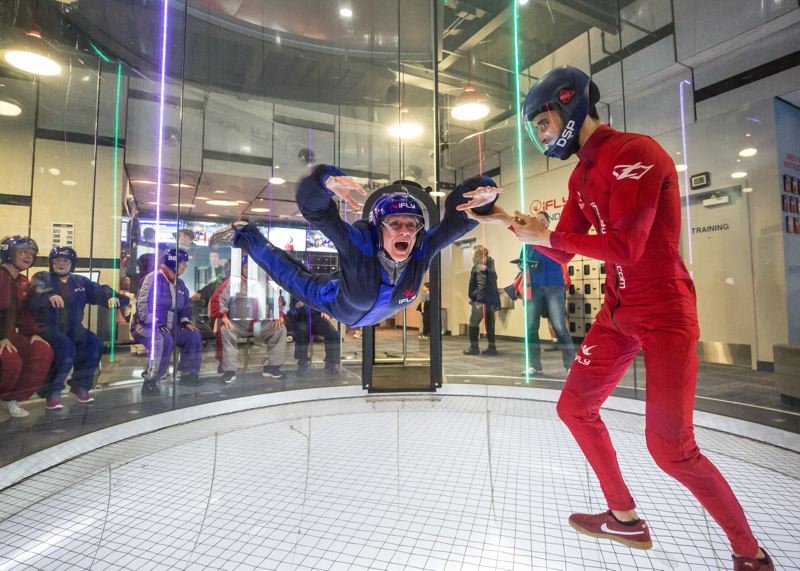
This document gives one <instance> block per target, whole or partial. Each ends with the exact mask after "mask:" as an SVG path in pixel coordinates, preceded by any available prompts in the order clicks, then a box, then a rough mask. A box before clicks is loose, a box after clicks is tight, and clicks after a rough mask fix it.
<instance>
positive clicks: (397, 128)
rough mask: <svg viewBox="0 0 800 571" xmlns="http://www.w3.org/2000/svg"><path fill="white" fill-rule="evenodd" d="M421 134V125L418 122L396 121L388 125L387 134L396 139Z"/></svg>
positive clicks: (409, 137)
mask: <svg viewBox="0 0 800 571" xmlns="http://www.w3.org/2000/svg"><path fill="white" fill-rule="evenodd" d="M421 134H422V125H420V124H419V123H414V122H413V121H412V122H409V123H405V122H403V123H397V124H396V125H392V126H391V127H389V135H391V136H392V137H396V138H398V139H411V138H413V137H419V136H420V135H421Z"/></svg>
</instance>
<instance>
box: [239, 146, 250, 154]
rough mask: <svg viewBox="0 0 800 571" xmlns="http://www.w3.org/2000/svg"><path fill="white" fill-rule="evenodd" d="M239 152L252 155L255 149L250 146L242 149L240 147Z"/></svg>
mask: <svg viewBox="0 0 800 571" xmlns="http://www.w3.org/2000/svg"><path fill="white" fill-rule="evenodd" d="M239 150H240V151H241V152H243V153H251V152H252V151H253V148H252V147H251V146H250V145H242V146H241V147H239Z"/></svg>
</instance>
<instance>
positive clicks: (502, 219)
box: [464, 204, 514, 226]
mask: <svg viewBox="0 0 800 571" xmlns="http://www.w3.org/2000/svg"><path fill="white" fill-rule="evenodd" d="M464 212H465V214H466V215H467V216H468V217H469V218H472V219H473V220H476V221H478V222H480V223H481V224H503V225H504V226H511V223H512V222H513V221H514V217H513V216H511V215H510V214H509V213H508V212H506V211H505V210H503V209H502V208H500V207H499V206H497V205H496V204H495V205H494V206H493V207H492V209H491V210H490V211H489V212H488V213H486V214H476V213H475V211H474V210H465V211H464Z"/></svg>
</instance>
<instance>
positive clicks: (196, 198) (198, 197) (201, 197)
mask: <svg viewBox="0 0 800 571" xmlns="http://www.w3.org/2000/svg"><path fill="white" fill-rule="evenodd" d="M194 199H195V200H211V199H210V198H208V197H207V196H195V197H194Z"/></svg>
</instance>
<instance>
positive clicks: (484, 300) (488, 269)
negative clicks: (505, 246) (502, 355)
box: [464, 246, 500, 355]
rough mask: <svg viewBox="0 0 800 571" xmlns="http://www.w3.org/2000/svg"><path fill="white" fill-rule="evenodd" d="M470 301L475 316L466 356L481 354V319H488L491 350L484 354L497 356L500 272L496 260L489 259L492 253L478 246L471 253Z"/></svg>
mask: <svg viewBox="0 0 800 571" xmlns="http://www.w3.org/2000/svg"><path fill="white" fill-rule="evenodd" d="M469 301H470V305H471V306H472V313H471V314H470V317H469V348H468V349H464V355H478V354H480V353H481V351H480V348H479V347H478V339H479V332H480V323H481V320H484V319H485V320H486V337H487V339H488V340H489V347H488V348H487V349H486V350H485V351H484V352H483V354H484V355H497V347H496V346H495V340H494V312H495V311H497V310H498V309H500V293H499V292H498V291H497V272H496V271H495V269H494V259H492V258H490V257H489V250H487V249H486V248H485V247H483V246H475V248H474V249H473V252H472V271H471V272H470V275H469Z"/></svg>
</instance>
